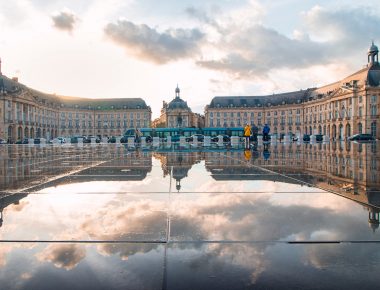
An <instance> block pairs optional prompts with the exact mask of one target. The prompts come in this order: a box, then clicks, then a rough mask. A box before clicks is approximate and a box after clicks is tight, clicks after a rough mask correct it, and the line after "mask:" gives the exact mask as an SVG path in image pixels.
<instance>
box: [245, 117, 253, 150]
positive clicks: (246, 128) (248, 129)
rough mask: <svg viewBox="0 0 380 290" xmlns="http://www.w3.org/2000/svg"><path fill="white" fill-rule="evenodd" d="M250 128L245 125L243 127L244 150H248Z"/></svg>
mask: <svg viewBox="0 0 380 290" xmlns="http://www.w3.org/2000/svg"><path fill="white" fill-rule="evenodd" d="M251 134H252V132H251V126H250V125H249V124H248V123H247V125H245V127H244V144H245V147H246V148H249V138H250V137H251Z"/></svg>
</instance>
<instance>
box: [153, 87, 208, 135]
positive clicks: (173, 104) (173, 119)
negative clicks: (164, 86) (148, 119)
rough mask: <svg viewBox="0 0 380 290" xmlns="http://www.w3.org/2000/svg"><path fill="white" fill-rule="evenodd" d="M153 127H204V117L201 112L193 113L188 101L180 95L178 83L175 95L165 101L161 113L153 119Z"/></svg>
mask: <svg viewBox="0 0 380 290" xmlns="http://www.w3.org/2000/svg"><path fill="white" fill-rule="evenodd" d="M152 127H155V128H157V127H169V128H186V127H196V128H200V127H204V118H203V116H201V115H200V114H197V113H193V112H192V111H191V109H190V108H189V106H188V105H187V102H185V101H184V100H183V99H181V97H180V89H179V87H178V85H177V87H176V89H175V97H174V99H173V100H172V101H170V102H169V103H167V102H165V101H164V102H163V105H162V109H161V115H160V117H159V118H157V119H156V120H154V121H153V125H152Z"/></svg>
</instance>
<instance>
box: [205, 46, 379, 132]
mask: <svg viewBox="0 0 380 290" xmlns="http://www.w3.org/2000/svg"><path fill="white" fill-rule="evenodd" d="M378 53H379V50H378V48H377V46H376V45H374V44H373V43H372V45H371V47H370V48H369V50H368V64H367V66H366V67H365V68H363V69H361V70H359V71H358V72H356V73H354V74H352V75H350V76H348V77H346V78H344V79H343V80H341V81H338V82H335V83H332V84H330V85H327V86H324V87H321V88H311V89H307V90H301V91H296V92H288V93H282V94H273V95H267V96H228V97H214V98H213V99H212V101H211V103H210V104H209V105H207V106H206V108H205V123H206V127H240V126H244V125H245V124H246V123H250V124H255V125H257V126H258V127H259V129H261V128H262V126H263V125H264V124H265V123H266V124H268V125H269V126H270V127H271V133H275V134H299V135H302V134H324V135H328V136H330V137H331V138H335V139H345V138H346V137H349V136H351V135H353V134H357V133H369V134H372V135H373V136H375V137H376V138H379V137H380V128H379V127H380V124H379V110H380V108H379V104H380V65H379V60H378Z"/></svg>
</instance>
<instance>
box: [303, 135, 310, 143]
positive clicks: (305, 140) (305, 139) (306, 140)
mask: <svg viewBox="0 0 380 290" xmlns="http://www.w3.org/2000/svg"><path fill="white" fill-rule="evenodd" d="M302 140H303V141H304V142H310V135H308V134H303V137H302Z"/></svg>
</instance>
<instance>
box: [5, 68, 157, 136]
mask: <svg viewBox="0 0 380 290" xmlns="http://www.w3.org/2000/svg"><path fill="white" fill-rule="evenodd" d="M150 124H151V108H150V107H149V106H147V105H146V103H145V101H144V100H143V99H141V98H120V99H86V98H75V97H64V96H58V95H51V94H45V93H41V92H38V91H36V90H33V89H30V88H28V87H27V86H25V85H23V84H21V83H19V82H18V80H17V79H9V78H7V77H6V76H4V75H2V74H0V138H2V139H5V140H8V139H10V140H12V141H16V140H20V139H23V138H39V137H43V138H47V139H49V138H54V137H57V136H74V135H101V136H115V135H116V136H117V135H122V134H123V133H124V132H125V130H126V129H128V128H134V127H149V126H150Z"/></svg>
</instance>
